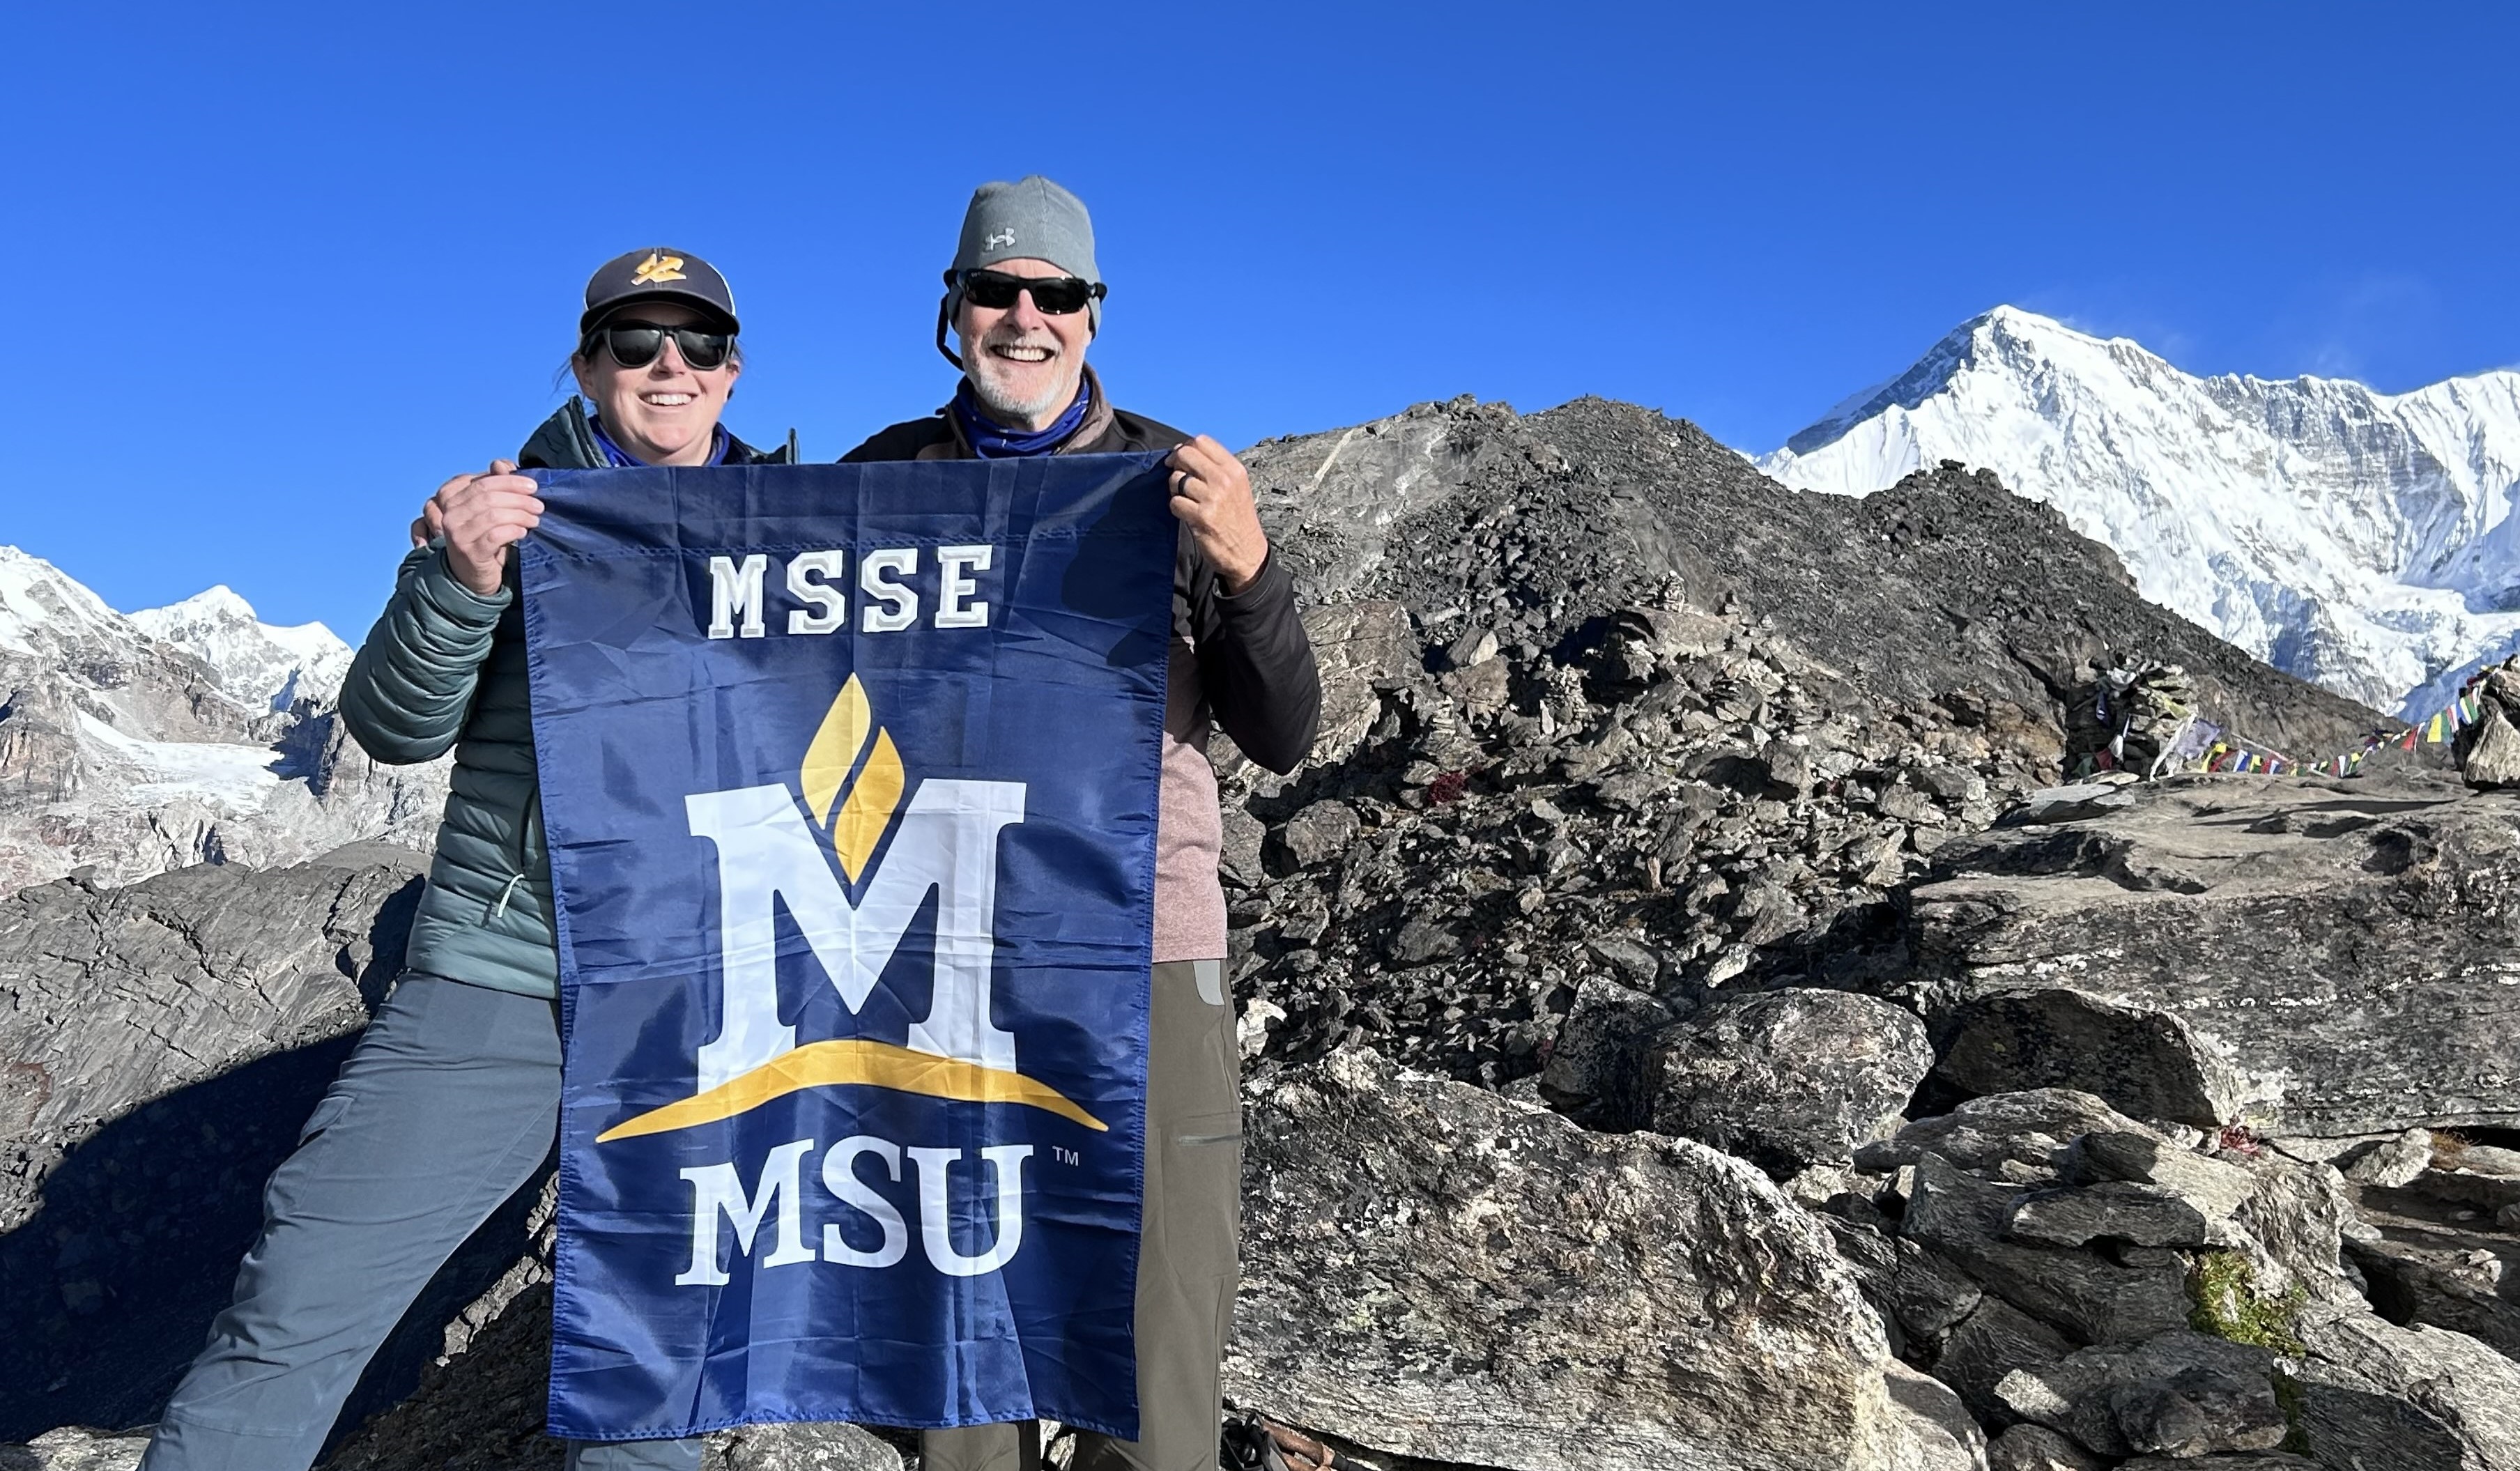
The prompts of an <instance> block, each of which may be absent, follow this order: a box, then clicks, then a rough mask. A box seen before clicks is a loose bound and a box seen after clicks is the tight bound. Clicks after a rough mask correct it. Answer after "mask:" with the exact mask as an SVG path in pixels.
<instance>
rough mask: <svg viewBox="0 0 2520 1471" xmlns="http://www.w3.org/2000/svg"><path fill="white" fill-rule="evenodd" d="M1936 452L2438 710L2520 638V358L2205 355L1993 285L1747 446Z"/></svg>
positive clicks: (1845, 477) (1870, 484)
mask: <svg viewBox="0 0 2520 1471" xmlns="http://www.w3.org/2000/svg"><path fill="white" fill-rule="evenodd" d="M1944 460H1958V461H1961V462H1963V463H1965V464H1967V465H1969V466H1971V467H1982V468H1989V469H1993V470H1994V471H1996V473H1997V474H1999V475H2000V476H2002V477H2003V482H2004V483H2005V484H2006V485H2008V486H2010V487H2011V488H2012V489H2013V490H2014V491H2015V492H2016V493H2017V494H2020V495H2024V496H2028V497H2030V498H2032V499H2034V500H2039V501H2044V502H2046V503H2048V505H2051V506H2053V507H2055V508H2056V510H2057V511H2058V512H2060V513H2063V515H2064V516H2065V518H2066V520H2067V522H2068V523H2069V524H2070V525H2072V526H2073V527H2074V529H2075V530H2077V531H2079V532H2081V533H2082V534H2083V535H2085V536H2089V537H2091V538H2093V540H2095V541H2098V542H2101V543H2104V544H2105V545H2107V546H2108V547H2110V548H2112V549H2113V550H2115V551H2116V553H2117V554H2118V557H2119V558H2120V559H2121V560H2122V561H2124V562H2125V563H2126V566H2127V570H2128V572H2129V573H2130V574H2131V575H2133V576H2134V578H2135V580H2136V584H2137V586H2138V588H2139V589H2140V590H2141V591H2142V593H2143V595H2144V596H2145V597H2146V598H2149V599H2150V600H2152V601H2153V602H2157V603H2160V604H2161V605H2163V606H2164V607H2167V608H2169V609H2171V610H2172V611H2174V612H2177V613H2179V614H2181V615H2183V616H2184V617H2186V618H2188V619H2189V620H2191V621H2193V622H2195V623H2197V624H2198V625H2200V626H2202V627H2204V628H2207V629H2210V630H2212V631H2213V632H2214V633H2216V634H2218V635H2220V636H2221V637H2222V638H2223V639H2225V640H2226V641H2228V642H2229V643H2231V644H2234V645H2237V646H2240V647H2241V648H2244V649H2246V650H2248V651H2249V652H2250V653H2252V654H2255V655H2256V656H2257V657H2259V658H2261V659H2264V660H2266V661H2267V662H2268V663H2270V664H2273V665H2274V666H2275V667H2276V668H2278V669H2281V670H2284V671H2285V672H2286V673H2289V674H2293V675H2297V676H2299V677H2300V678H2302V679H2305V680H2309V681H2312V682H2313V683H2316V684H2318V685H2321V686H2323V687H2325V688H2327V689H2329V690H2332V691H2336V692H2337V693H2339V694H2343V695H2346V696H2348V697H2350V698H2353V699H2357V700H2360V701H2362V702H2363V703H2364V704H2366V705H2371V706H2373V707H2375V708H2378V709H2383V710H2397V711H2399V712H2401V713H2402V714H2403V715H2404V716H2406V717H2407V718H2408V719H2416V718H2421V717H2424V716H2428V715H2430V714H2431V713H2432V712H2433V711H2435V710H2438V709H2440V708H2441V707H2442V706H2443V705H2444V704H2445V703H2447V702H2448V700H2449V698H2450V695H2451V693H2452V692H2453V691H2455V689H2456V688H2457V685H2458V683H2459V681H2460V680H2461V679H2462V678H2463V677H2464V675H2465V674H2466V672H2467V671H2469V670H2471V669H2473V668H2475V667H2476V666H2477V665H2478V664H2480V663H2483V662H2487V661H2490V660H2494V659H2499V658H2502V657H2504V656H2506V655H2508V654H2510V653H2511V652H2513V651H2514V650H2515V648H2520V559H2515V557H2514V553H2515V552H2520V523H2516V522H2515V519H2514V517H2513V515H2512V510H2513V501H2514V498H2515V495H2520V373H2512V372H2494V373H2484V374H2478V375H2476V376H2474V377H2469V378H2454V379H2448V380H2446V381H2443V382H2438V383H2434V384H2431V385H2430V386H2427V387H2423V388H2417V389H2415V390H2413V391H2411V392H2407V393H2396V394H2391V393H2381V392H2378V391H2376V390H2374V389H2372V388H2370V387H2367V386H2365V385H2363V384H2362V383H2358V382H2353V381H2350V380H2347V379H2322V378H2297V379H2280V380H2278V379H2261V378H2255V377H2250V376H2247V375H2224V376H2219V377H2197V376H2195V375H2191V374H2187V373H2183V372H2182V371H2180V370H2179V369H2178V368H2175V367H2173V366H2172V365H2171V364H2170V363H2169V362H2167V361H2165V360H2164V359H2163V358H2161V357H2160V356H2159V355H2158V354H2155V353H2153V352H2150V351H2148V350H2146V349H2145V348H2143V347H2142V346H2141V345H2139V344H2138V343H2136V342H2134V341H2131V340H2129V339H2127V338H2124V337H2115V338H2105V339H2104V338H2100V337H2095V336H2091V335H2089V334H2084V333H2080V332H2077V331H2075V330H2074V329H2072V328H2070V327H2067V326H2065V325H2064V324H2063V323H2060V322H2057V321H2054V320H2052V319H2050V318H2048V317H2043V316H2040V315H2038V314H2037V313H2035V312H2028V311H2023V310H2021V309H2019V308H2017V307H2010V306H2000V307H1997V308H1996V309H1995V310H1993V311H1990V312H1987V313H1986V314H1984V315H1982V316H1979V317H1976V318H1974V319H1972V320H1970V321H1968V322H1965V323H1963V324H1961V325H1960V326H1959V327H1958V328H1957V329H1956V330H1954V331H1953V332H1952V333H1951V334H1949V335H1948V336H1946V337H1944V338H1943V339H1942V340H1941V341H1940V342H1937V343H1935V344H1934V346H1933V347H1932V349H1931V350H1929V351H1928V352H1926V353H1925V355H1924V356H1923V357H1921V358H1919V359H1918V360H1917V361H1916V362H1915V363H1914V364H1913V366H1912V367H1910V368H1909V369H1908V370H1907V371H1906V372H1904V373H1902V374H1900V375H1899V376H1898V377H1896V378H1894V379H1890V380H1889V381H1888V382H1885V383H1883V384H1881V385H1880V386H1879V387H1877V388H1874V389H1872V390H1870V391H1869V392H1866V393H1861V394H1857V395H1855V396H1854V397H1852V398H1850V399H1848V400H1846V401H1845V402H1843V403H1841V404H1840V405H1839V406H1838V407H1836V408H1835V409H1833V410H1831V411H1830V412H1829V413H1828V414H1827V415H1825V416H1823V418H1822V419H1821V420H1820V421H1819V422H1818V423H1814V424H1812V425H1811V426H1810V427H1809V428H1806V429H1804V430H1802V431H1801V432H1800V433H1798V434H1795V435H1794V436H1793V437H1792V438H1791V439H1789V440H1787V441H1786V442H1785V444H1784V446H1783V447H1782V448H1780V449H1778V450H1777V451H1775V452H1774V453H1772V454H1768V455H1764V456H1757V457H1753V463H1755V464H1756V465H1757V466H1758V467H1759V468H1760V469H1761V470H1762V471H1764V472H1765V473H1767V474H1768V475H1770V476H1771V477H1773V478H1775V479H1777V480H1778V481H1780V482H1782V483H1784V484H1786V485H1790V486H1794V487H1796V488H1798V489H1804V490H1813V491H1821V492H1825V493H1828V494H1834V495H1850V496H1863V495H1869V494H1871V493H1872V492H1874V491H1876V490H1880V489H1883V488H1885V487H1887V486H1890V485H1892V484H1895V483H1896V482H1897V481H1898V480H1899V478H1900V477H1901V476H1903V475H1905V474H1907V473H1909V472H1910V471H1912V470H1916V469H1924V468H1931V467H1932V466H1934V465H1935V464H1937V463H1938V462H1941V461H1944Z"/></svg>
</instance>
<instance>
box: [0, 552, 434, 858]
mask: <svg viewBox="0 0 2520 1471" xmlns="http://www.w3.org/2000/svg"><path fill="white" fill-rule="evenodd" d="M349 662H350V649H349V647H348V646H346V645H344V644H342V643H341V641H340V640H338V639H337V638H335V637H333V635H332V633H331V632H330V631H329V630H327V629H326V628H325V627H324V626H323V625H322V624H320V623H310V624H304V625H301V626H299V627H295V628H275V627H272V626H270V625H268V624H265V623H262V622H260V621H259V620H257V619H256V618H255V617H254V616H253V609H252V608H251V607H249V606H248V605H247V603H246V602H245V600H243V599H242V598H239V597H237V595H236V594H234V593H232V592H230V591H229V590H227V589H226V588H213V589H211V590H210V591H208V592H206V593H203V594H202V595H200V596H199V597H195V598H189V599H186V600H185V601H184V602H178V603H175V604H173V605H172V606H170V607H163V608H153V609H149V610H147V611H144V612H140V613H134V614H131V615H128V616H125V615H124V614H121V613H118V612H116V611H114V610H113V609H112V607H109V606H108V605H107V604H106V602H105V601H104V600H103V599H101V598H99V597H97V596H96V594H95V593H93V592H91V591H89V590H88V589H87V588H86V587H84V586H82V585H81V584H80V583H79V582H78V581H77V580H76V579H74V578H72V577H70V576H69V575H67V573H65V572H63V571H62V570H61V569H60V568H58V567H55V566H53V565H52V564H51V563H49V562H47V561H44V560H43V559H42V558H40V557H30V556H28V555H27V554H25V553H23V552H21V551H19V550H18V549H16V548H14V547H0V893H8V892H11V891H13V890H15V889H16V888H18V887H19V886H21V885H23V884H28V883H39V882H42V881H45V880H47V879H51V878H57V877H60V876H62V875H63V874H66V873H69V872H73V871H75V870H77V869H94V870H95V876H96V878H97V879H98V881H100V882H109V883H126V882H130V881H132V880H135V879H139V878H144V877H147V876H148V875H150V874H152V873H157V872H160V871H163V870H164V869H170V868H180V867H182V866H184V865H186V864H193V863H203V862H212V863H218V862H242V863H248V864H255V865H268V864H277V863H290V862H294V861H296V860H299V859H302V858H307V857H311V856H313V855H315V854H318V853H321V852H324V851H326V850H328V849H331V848H335V847H338V846H340V845H341V844H343V843H347V842H353V841H357V840H359V839H362V838H371V837H383V838H389V839H393V840H396V841H401V842H404V843H418V842H425V841H427V838H428V836H429V835H430V832H431V830H432V829H433V826H434V825H435V821H436V817H437V813H438V809H439V807H440V805H441V804H442V802H443V800H444V796H445V789H446V788H445V775H444V772H443V771H442V769H441V768H440V767H435V766H432V767H416V768H381V767H376V766H373V765H372V764H370V763H369V762H368V760H367V758H366V757H365V755H363V754H362V753H361V752H360V751H359V749H358V747H357V746H356V745H355V744H352V743H351V742H350V741H349V740H348V738H347V736H346V735H345V734H344V733H343V732H342V730H341V728H340V721H339V719H338V718H337V716H336V715H335V713H334V711H333V703H332V702H333V699H334V697H335V695H336V694H337V692H338V691H339V689H340V682H341V676H342V674H343V673H344V672H345V671H346V670H347V669H348V667H349Z"/></svg>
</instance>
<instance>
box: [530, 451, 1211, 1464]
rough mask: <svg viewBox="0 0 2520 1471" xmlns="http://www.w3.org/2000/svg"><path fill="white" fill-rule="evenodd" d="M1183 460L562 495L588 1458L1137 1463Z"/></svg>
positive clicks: (564, 872) (563, 738)
mask: <svg viewBox="0 0 2520 1471" xmlns="http://www.w3.org/2000/svg"><path fill="white" fill-rule="evenodd" d="M1156 466H1157V461H1156V459H1155V457H1152V456H1143V455H1139V456H1097V457H1075V458H1057V457H1052V458H1042V459H1027V460H1005V461H994V462H985V463H982V462H959V463H947V462H926V463H920V462H913V463H907V464H894V465H865V466H820V467H810V468H797V467H785V466H782V467H754V468H714V469H626V470H601V471H558V472H546V473H544V474H542V475H541V476H540V477H539V478H540V480H541V482H542V485H543V491H542V494H543V498H544V500H545V502H546V503H547V505H548V506H549V508H550V509H549V512H548V513H547V514H546V515H545V517H544V519H543V523H542V526H541V528H540V529H539V530H537V531H536V532H535V533H534V534H533V535H532V536H531V537H530V538H528V539H527V541H526V542H525V543H524V545H523V548H522V550H521V553H520V565H521V569H522V581H523V589H524V610H525V612H524V616H525V632H526V644H527V649H528V655H529V659H530V663H531V674H532V691H533V719H534V747H535V755H536V759H537V762H538V763H539V766H540V775H541V782H542V813H543V822H544V824H545V827H546V830H547V833H548V838H549V848H550V852H551V869H552V886H553V892H554V895H555V897H556V899H557V901H558V908H559V922H560V963H561V996H562V1030H563V1038H564V1052H565V1057H566V1066H565V1073H564V1078H563V1084H562V1104H561V1126H560V1144H561V1166H560V1170H561V1194H560V1245H559V1253H558V1257H557V1261H556V1268H555V1271H556V1282H555V1293H556V1301H555V1304H554V1309H553V1345H552V1387H551V1422H550V1424H551V1430H552V1433H553V1434H555V1435H561V1436H567V1437H571V1438H576V1439H588V1440H633V1439H645V1438H652V1437H664V1436H682V1435H689V1434H693V1433H697V1432H699V1431H704V1430H711V1429H716V1428H720V1427H724V1426H729V1425H739V1424H748V1423H758V1422H764V1421H778V1420H856V1421H863V1422H868V1423H875V1424H886V1425H901V1426H923V1427H935V1426H948V1425H968V1424H978V1423H983V1422H987V1421H996V1420H1010V1419H1023V1418H1033V1417H1045V1416H1046V1417H1049V1418H1053V1419H1057V1420H1060V1421H1064V1422H1067V1423H1071V1424H1076V1425H1083V1426H1087V1427H1090V1428H1093V1429H1096V1430H1101V1431H1104V1432H1107V1433H1109V1434H1112V1435H1116V1436H1120V1437H1123V1438H1127V1439H1135V1438H1136V1436H1137V1431H1138V1404H1137V1363H1136V1356H1135V1351H1134V1347H1133V1344H1132V1328H1133V1325H1134V1302H1135V1286H1136V1279H1137V1260H1138V1226H1139V1219H1140V1218H1139V1213H1140V1198H1141V1186H1142V1182H1143V1177H1144V1170H1145V1148H1144V1145H1145V1127H1144V1126H1145V1111H1146V1068H1147V1013H1148V989H1147V988H1148V962H1149V958H1150V951H1151V946H1152V922H1153V895H1154V841H1155V811H1156V794H1157V780H1158V779H1157V771H1158V766H1159V763H1160V760H1161V755H1162V752H1161V739H1162V729H1163V711H1164V678H1165V651H1166V646H1167V644H1168V642H1169V640H1170V637H1171V617H1172V568H1173V553H1174V545H1175V537H1176V534H1177V530H1178V528H1177V526H1176V524H1175V522H1174V521H1173V519H1172V516H1171V513H1170V512H1169V510H1168V503H1167V498H1166V496H1165V494H1164V489H1163V482H1162V474H1161V471H1160V469H1159V468H1156Z"/></svg>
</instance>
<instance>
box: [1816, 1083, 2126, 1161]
mask: <svg viewBox="0 0 2520 1471" xmlns="http://www.w3.org/2000/svg"><path fill="white" fill-rule="evenodd" d="M2100 1129H2105V1130H2116V1131H2120V1132H2125V1133H2132V1134H2138V1135H2153V1131H2151V1130H2149V1129H2147V1128H2145V1127H2144V1126H2143V1125H2141V1124H2138V1123H2137V1122H2136V1121H2135V1120H2133V1119H2130V1118H2128V1117H2127V1116H2126V1115H2124V1114H2122V1113H2119V1112H2118V1111H2117V1110H2116V1109H2114V1108H2111V1107H2109V1105H2108V1104H2107V1103H2106V1102H2104V1101H2102V1100H2101V1099H2100V1098H2099V1097H2097V1096H2096V1095H2094V1094H2092V1093H2087V1092H2077V1091H2075V1090H2073V1089H2062V1088H2048V1089H2033V1090H2029V1091H2027V1092H2009V1093H1997V1094H1994V1095H1992V1096H1988V1097H1982V1098H1971V1099H1969V1100H1968V1101H1967V1102H1964V1103H1962V1104H1960V1105H1959V1106H1958V1108H1955V1109H1953V1110H1952V1111H1951V1112H1949V1113H1945V1114H1936V1115H1934V1116H1933V1117H1931V1118H1925V1119H1918V1120H1916V1121H1914V1122H1913V1123H1911V1124H1908V1125H1906V1126H1904V1127H1903V1128H1901V1129H1900V1131H1899V1132H1898V1133H1897V1134H1895V1135H1892V1136H1891V1137H1889V1138H1887V1139H1882V1140H1879V1141H1877V1142H1874V1143H1869V1144H1866V1145H1864V1146H1863V1147H1861V1148H1859V1149H1857V1150H1856V1152H1855V1162H1856V1163H1857V1164H1858V1165H1860V1166H1862V1167H1863V1168H1864V1169H1867V1170H1871V1171H1874V1172H1876V1173H1880V1172H1886V1171H1890V1170H1895V1169H1897V1168H1899V1167H1900V1166H1902V1165H1913V1164H1914V1163H1915V1162H1916V1161H1917V1160H1918V1159H1919V1158H1920V1157H1922V1156H1923V1155H1924V1154H1926V1153H1927V1152H1928V1151H1930V1152H1932V1153H1935V1154H1939V1155H1941V1156H1942V1157H1943V1158H1944V1159H1945V1160H1947V1161H1949V1162H1951V1163H1952V1164H1955V1165H1957V1166H1958V1167H1959V1168H1961V1169H1963V1170H1967V1171H1969V1172H1971V1173H1975V1174H1985V1173H1992V1172H1994V1171H1995V1170H1996V1169H1997V1167H1998V1166H2000V1165H2002V1164H2004V1163H2007V1162H2008V1163H2012V1164H2018V1165H2022V1166H2025V1167H2027V1168H2029V1169H2031V1170H2033V1171H2039V1172H2045V1173H2048V1174H2050V1175H2053V1174H2057V1173H2060V1172H2061V1171H2062V1169H2063V1154H2064V1150H2065V1147H2066V1146H2067V1145H2068V1144H2071V1143H2072V1142H2073V1141H2074V1140H2075V1139H2076V1138H2079V1137H2082V1136H2083V1135H2086V1134H2089V1133H2091V1132H2092V1131H2093V1130H2100ZM2153 1137H2159V1136H2157V1135H2153Z"/></svg>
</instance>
